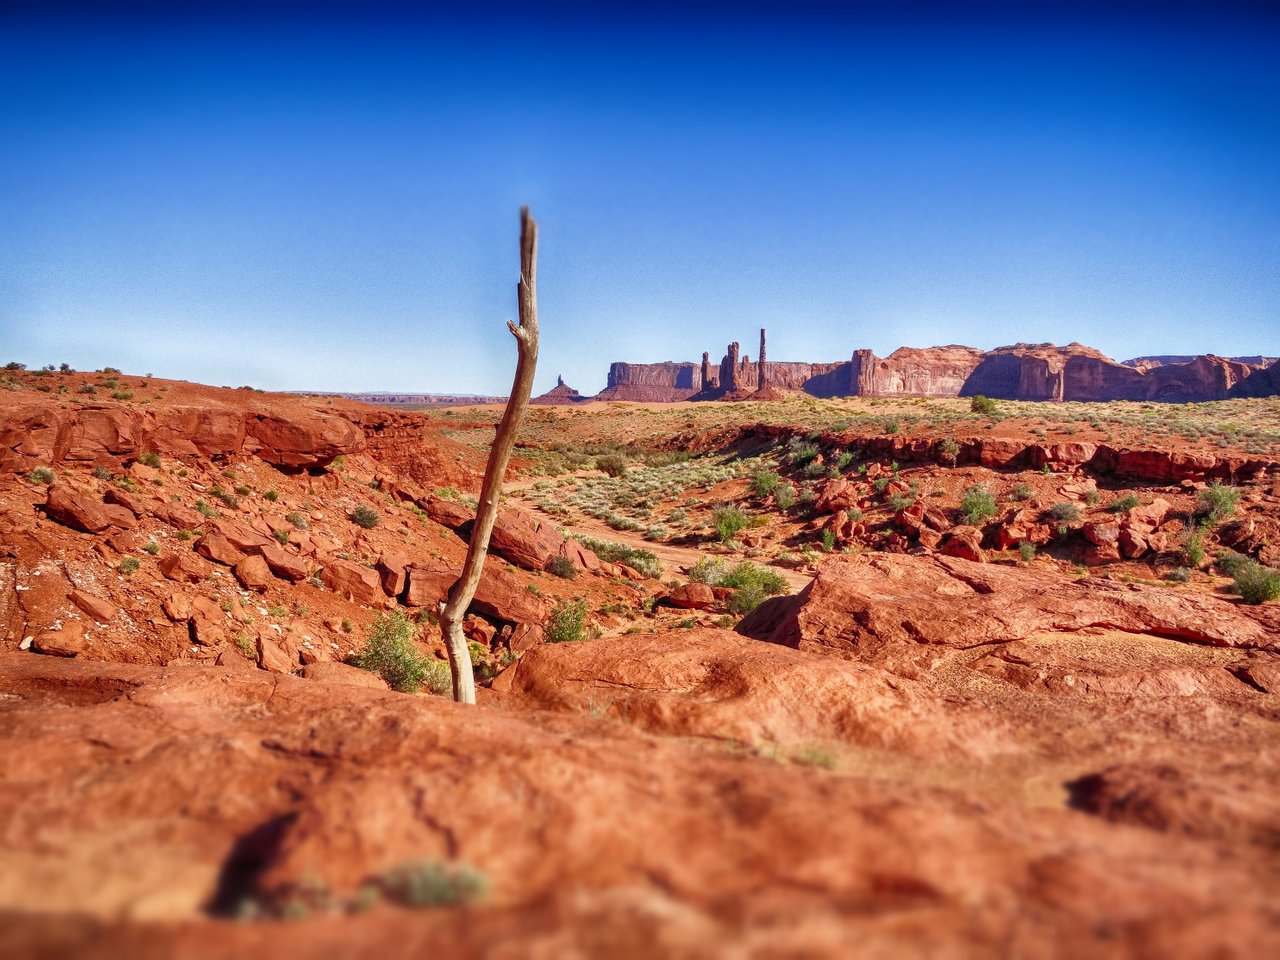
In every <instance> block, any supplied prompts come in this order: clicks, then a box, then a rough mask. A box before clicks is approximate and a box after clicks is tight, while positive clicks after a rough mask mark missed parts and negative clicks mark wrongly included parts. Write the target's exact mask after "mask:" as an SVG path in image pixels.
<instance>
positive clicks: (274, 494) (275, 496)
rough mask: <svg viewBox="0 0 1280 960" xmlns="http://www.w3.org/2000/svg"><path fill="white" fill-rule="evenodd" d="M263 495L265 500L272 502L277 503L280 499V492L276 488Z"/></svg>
mask: <svg viewBox="0 0 1280 960" xmlns="http://www.w3.org/2000/svg"><path fill="white" fill-rule="evenodd" d="M262 497H263V499H264V500H267V501H268V502H270V503H275V502H276V501H277V500H279V499H280V494H278V493H277V492H276V491H274V490H268V491H267V492H266V493H264V494H263V495H262Z"/></svg>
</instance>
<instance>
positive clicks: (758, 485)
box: [751, 470, 778, 497]
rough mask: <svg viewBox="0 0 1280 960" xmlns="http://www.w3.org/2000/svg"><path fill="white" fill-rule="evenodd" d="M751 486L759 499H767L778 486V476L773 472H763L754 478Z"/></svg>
mask: <svg viewBox="0 0 1280 960" xmlns="http://www.w3.org/2000/svg"><path fill="white" fill-rule="evenodd" d="M751 484H752V487H754V489H755V492H756V496H757V497H767V496H768V495H769V494H771V493H773V491H774V488H775V487H777V486H778V475H777V474H776V473H774V472H773V471H771V470H762V471H760V472H759V473H757V474H756V475H755V477H754V478H752V481H751Z"/></svg>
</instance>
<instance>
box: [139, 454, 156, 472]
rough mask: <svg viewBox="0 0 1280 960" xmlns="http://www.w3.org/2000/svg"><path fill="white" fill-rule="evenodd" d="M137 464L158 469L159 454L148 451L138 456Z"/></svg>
mask: <svg viewBox="0 0 1280 960" xmlns="http://www.w3.org/2000/svg"><path fill="white" fill-rule="evenodd" d="M138 462H139V463H140V464H142V465H143V466H144V467H155V468H156V469H159V467H160V454H158V453H156V452H155V451H153V450H148V451H147V452H146V453H140V454H138Z"/></svg>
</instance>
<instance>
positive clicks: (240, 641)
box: [236, 633, 258, 660]
mask: <svg viewBox="0 0 1280 960" xmlns="http://www.w3.org/2000/svg"><path fill="white" fill-rule="evenodd" d="M236 646H237V647H239V648H240V652H241V653H242V654H244V656H245V658H246V659H248V660H257V659H258V645H257V644H256V643H255V642H254V639H253V637H251V636H249V635H248V634H247V633H242V634H240V635H239V636H238V637H236Z"/></svg>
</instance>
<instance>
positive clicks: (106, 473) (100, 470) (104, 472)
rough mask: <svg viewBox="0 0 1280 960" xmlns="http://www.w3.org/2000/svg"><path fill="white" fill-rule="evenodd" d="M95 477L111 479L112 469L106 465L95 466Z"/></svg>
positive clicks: (97, 478)
mask: <svg viewBox="0 0 1280 960" xmlns="http://www.w3.org/2000/svg"><path fill="white" fill-rule="evenodd" d="M93 478H94V479H95V480H110V479H111V471H110V470H108V469H107V468H106V467H94V468H93Z"/></svg>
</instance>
